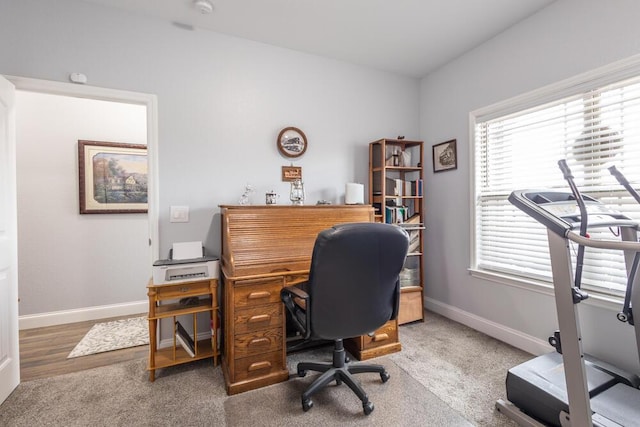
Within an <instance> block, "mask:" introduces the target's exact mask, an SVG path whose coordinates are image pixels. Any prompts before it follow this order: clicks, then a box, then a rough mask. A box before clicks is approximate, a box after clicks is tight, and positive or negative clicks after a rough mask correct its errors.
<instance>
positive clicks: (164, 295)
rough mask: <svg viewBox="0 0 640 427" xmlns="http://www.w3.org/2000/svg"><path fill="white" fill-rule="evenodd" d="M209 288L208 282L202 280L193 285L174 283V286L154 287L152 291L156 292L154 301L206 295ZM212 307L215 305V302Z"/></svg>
mask: <svg viewBox="0 0 640 427" xmlns="http://www.w3.org/2000/svg"><path fill="white" fill-rule="evenodd" d="M209 286H210V282H209V280H204V281H202V282H195V283H176V284H175V285H162V286H155V287H154V288H153V290H154V291H155V292H156V300H166V299H178V298H184V297H186V296H192V295H204V294H208V293H209ZM214 295H215V293H214ZM213 305H214V306H216V305H217V304H216V303H215V301H214V304H213Z"/></svg>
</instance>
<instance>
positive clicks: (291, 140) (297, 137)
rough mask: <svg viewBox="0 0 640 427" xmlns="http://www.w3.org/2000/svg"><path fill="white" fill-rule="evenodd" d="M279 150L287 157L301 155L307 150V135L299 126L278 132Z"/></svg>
mask: <svg viewBox="0 0 640 427" xmlns="http://www.w3.org/2000/svg"><path fill="white" fill-rule="evenodd" d="M276 143H277V144H278V151H280V154H282V155H283V156H285V157H300V156H302V155H303V154H304V152H305V151H307V137H306V135H305V134H304V132H302V131H301V130H300V129H298V128H294V127H287V128H284V129H282V130H281V131H280V133H279V134H278V140H277V141H276Z"/></svg>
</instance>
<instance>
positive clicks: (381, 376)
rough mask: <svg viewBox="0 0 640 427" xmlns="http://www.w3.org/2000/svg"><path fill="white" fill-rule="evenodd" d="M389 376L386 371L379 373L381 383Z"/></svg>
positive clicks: (387, 379)
mask: <svg viewBox="0 0 640 427" xmlns="http://www.w3.org/2000/svg"><path fill="white" fill-rule="evenodd" d="M389 378H391V375H389V373H388V372H387V371H384V372H381V373H380V379H381V380H382V382H383V383H386V382H387V381H389Z"/></svg>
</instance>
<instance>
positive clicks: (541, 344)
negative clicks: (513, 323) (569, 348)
mask: <svg viewBox="0 0 640 427" xmlns="http://www.w3.org/2000/svg"><path fill="white" fill-rule="evenodd" d="M424 303H425V308H426V309H428V310H431V311H433V312H434V313H437V314H440V315H441V316H444V317H446V318H449V319H451V320H454V321H456V322H458V323H462V324H463V325H466V326H468V327H470V328H472V329H475V330H476V331H479V332H482V333H483V334H486V335H489V336H490V337H493V338H495V339H497V340H500V341H502V342H505V343H507V344H509V345H512V346H514V347H516V348H519V349H520V350H523V351H526V352H527V353H531V354H534V355H536V356H538V355H541V354H544V353H549V352H550V351H552V350H553V348H552V347H551V346H550V345H549V343H548V342H547V341H543V340H541V339H539V338H536V337H532V336H531V335H527V334H524V333H522V332H520V331H518V330H515V329H511V328H509V327H507V326H504V325H501V324H499V323H496V322H492V321H491V320H487V319H485V318H483V317H480V316H477V315H475V314H472V313H469V312H467V311H464V310H461V309H459V308H457V307H454V306H451V305H448V304H444V303H442V302H440V301H436V300H434V299H431V298H425V300H424Z"/></svg>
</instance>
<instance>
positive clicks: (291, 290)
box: [280, 286, 309, 302]
mask: <svg viewBox="0 0 640 427" xmlns="http://www.w3.org/2000/svg"><path fill="white" fill-rule="evenodd" d="M285 294H293V297H295V298H300V299H303V300H304V301H305V302H307V301H308V300H309V294H308V293H306V292H305V291H303V290H302V289H300V288H299V287H297V286H287V287H286V288H283V289H282V291H281V292H280V296H283V295H285Z"/></svg>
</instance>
